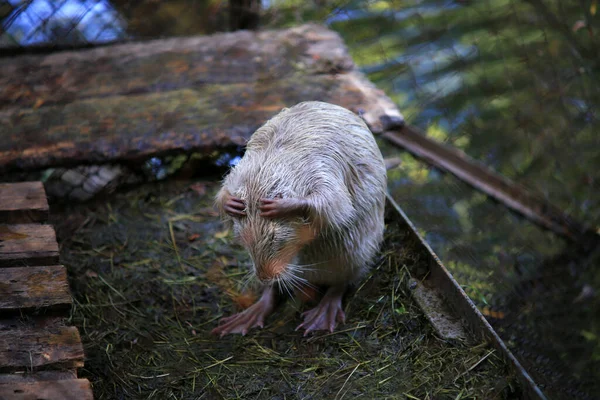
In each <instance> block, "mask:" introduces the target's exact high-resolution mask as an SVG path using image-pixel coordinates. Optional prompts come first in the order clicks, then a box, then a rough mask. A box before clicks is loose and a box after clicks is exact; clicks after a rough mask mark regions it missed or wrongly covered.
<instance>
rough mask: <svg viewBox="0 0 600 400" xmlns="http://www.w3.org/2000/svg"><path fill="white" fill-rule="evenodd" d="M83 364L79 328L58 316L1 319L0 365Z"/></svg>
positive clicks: (57, 365) (22, 368)
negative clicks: (68, 324) (67, 323)
mask: <svg viewBox="0 0 600 400" xmlns="http://www.w3.org/2000/svg"><path fill="white" fill-rule="evenodd" d="M82 366H83V346H82V344H81V338H80V337H79V331H78V330H77V328H75V327H73V326H66V325H65V324H64V320H63V318H60V317H30V318H28V319H27V320H26V321H24V320H23V319H19V318H17V317H15V318H8V319H3V320H0V367H1V368H2V369H3V370H11V369H12V370H27V369H31V368H36V367H44V368H53V369H57V368H67V369H68V368H78V367H82Z"/></svg>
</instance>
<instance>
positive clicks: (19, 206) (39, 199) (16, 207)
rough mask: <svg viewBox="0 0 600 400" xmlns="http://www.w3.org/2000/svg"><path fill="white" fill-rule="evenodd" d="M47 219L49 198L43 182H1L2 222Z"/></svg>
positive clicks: (16, 222)
mask: <svg viewBox="0 0 600 400" xmlns="http://www.w3.org/2000/svg"><path fill="white" fill-rule="evenodd" d="M47 220H48V200H47V199H46V192H45V191H44V186H43V185H42V182H20V183H0V223H5V224H25V223H29V222H46V221H47Z"/></svg>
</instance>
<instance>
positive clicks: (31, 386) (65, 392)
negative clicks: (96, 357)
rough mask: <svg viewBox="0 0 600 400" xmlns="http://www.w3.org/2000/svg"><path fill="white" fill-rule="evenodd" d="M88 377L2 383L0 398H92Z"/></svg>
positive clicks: (86, 399)
mask: <svg viewBox="0 0 600 400" xmlns="http://www.w3.org/2000/svg"><path fill="white" fill-rule="evenodd" d="M93 398H94V397H93V395H92V388H91V385H90V382H89V381H88V380H87V379H71V380H62V381H45V382H21V383H3V384H0V399H7V400H8V399H14V400H92V399H93Z"/></svg>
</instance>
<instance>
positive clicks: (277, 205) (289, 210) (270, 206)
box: [260, 198, 306, 218]
mask: <svg viewBox="0 0 600 400" xmlns="http://www.w3.org/2000/svg"><path fill="white" fill-rule="evenodd" d="M304 214H306V202H305V201H304V200H302V199H290V198H285V199H282V198H274V199H260V216H261V217H264V218H281V217H292V216H294V217H295V216H305V215H304Z"/></svg>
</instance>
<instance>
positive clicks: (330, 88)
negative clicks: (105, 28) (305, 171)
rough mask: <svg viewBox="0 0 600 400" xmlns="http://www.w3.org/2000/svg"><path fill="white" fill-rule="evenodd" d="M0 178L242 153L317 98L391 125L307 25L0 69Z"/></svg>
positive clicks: (388, 111) (378, 95)
mask: <svg viewBox="0 0 600 400" xmlns="http://www.w3.org/2000/svg"><path fill="white" fill-rule="evenodd" d="M0 69H1V70H2V71H6V73H5V74H2V76H1V77H0V88H3V89H0V126H1V127H2V128H1V130H0V165H2V166H3V167H2V168H0V170H4V171H7V170H10V169H27V168H39V167H49V166H53V165H69V164H71V165H75V164H78V163H91V162H93V163H102V162H108V161H111V160H117V159H118V160H122V159H135V158H140V157H142V158H144V157H149V156H154V155H161V154H168V153H173V152H178V151H180V152H183V151H192V150H198V151H203V150H210V149H215V148H225V147H231V146H237V145H241V144H244V143H245V141H246V140H247V139H248V138H249V136H250V135H251V134H252V133H253V132H254V130H256V128H257V127H259V126H260V125H262V124H263V123H264V122H265V121H266V120H267V119H268V118H270V117H272V116H273V115H275V114H276V113H278V112H279V111H280V110H281V109H282V108H284V107H287V106H292V105H294V104H296V103H299V102H301V101H306V100H322V101H328V102H331V103H335V104H339V105H342V106H344V107H346V108H349V109H350V110H353V111H355V112H357V113H360V114H361V115H362V116H363V118H364V119H365V120H366V121H367V123H368V124H369V125H370V127H371V129H372V130H373V131H374V132H381V131H383V130H384V129H385V127H386V124H388V123H389V121H395V122H396V123H398V122H399V121H402V116H401V115H400V113H399V112H398V110H397V108H396V107H395V106H394V105H393V103H392V102H391V101H390V100H389V99H388V98H387V97H386V96H385V95H384V94H383V92H381V91H380V90H378V89H376V88H375V87H374V86H373V85H372V84H371V83H370V82H369V81H368V80H367V79H366V78H365V77H364V76H363V75H362V74H360V73H359V72H358V71H357V70H356V69H355V66H354V64H353V62H352V59H351V58H350V56H349V55H348V52H347V49H346V47H345V46H344V44H343V42H342V40H341V38H340V37H339V36H338V35H337V34H336V33H334V32H332V31H329V30H327V29H325V28H323V27H320V26H317V25H304V26H300V27H296V28H292V29H289V30H282V31H265V32H258V33H257V32H235V33H228V34H219V35H214V36H206V37H192V38H177V39H167V40H157V41H150V42H145V43H134V44H123V45H114V46H107V47H102V48H98V49H93V50H84V51H78V52H62V53H55V54H50V55H29V56H21V57H15V58H12V59H5V60H0Z"/></svg>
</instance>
